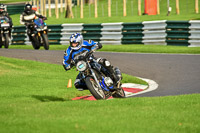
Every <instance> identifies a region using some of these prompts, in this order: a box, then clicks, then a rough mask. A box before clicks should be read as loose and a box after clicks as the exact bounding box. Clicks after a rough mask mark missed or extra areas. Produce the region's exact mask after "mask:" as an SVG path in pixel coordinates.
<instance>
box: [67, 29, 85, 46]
mask: <svg viewBox="0 0 200 133" xmlns="http://www.w3.org/2000/svg"><path fill="white" fill-rule="evenodd" d="M69 42H70V46H71V48H72V49H73V50H79V49H80V48H81V47H82V45H83V36H82V35H81V34H79V33H75V34H72V35H71V37H70V38H69ZM72 43H78V45H77V46H76V47H73V46H72Z"/></svg>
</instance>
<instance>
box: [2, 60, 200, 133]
mask: <svg viewBox="0 0 200 133" xmlns="http://www.w3.org/2000/svg"><path fill="white" fill-rule="evenodd" d="M76 74H77V72H75V70H71V71H68V72H65V71H64V69H63V68H62V66H61V65H55V64H47V63H40V62H36V61H26V60H19V59H12V58H6V57H0V103H1V104H0V129H1V133H13V132H15V133H36V132H37V133H61V132H70V133H77V132H83V133H86V132H87V133H88V132H92V133H93V132H94V133H95V132H96V133H97V132H98V133H102V132H106V133H111V132H118V133H125V132H130V133H134V132H135V133H146V132H148V133H155V132H160V133H166V132H176V133H188V132H192V133H198V132H199V131H200V125H199V123H200V119H199V108H200V103H199V99H200V95H199V94H191V95H181V96H167V97H140V98H139V97H137V98H136V97H135V98H126V99H113V100H100V101H82V100H79V101H72V100H71V98H73V97H76V96H81V95H86V94H88V92H84V91H83V92H79V91H76V90H75V88H74V87H72V88H67V80H68V79H69V78H72V79H74V78H75V75H76ZM124 79H129V81H128V82H131V81H133V79H132V78H130V77H129V76H127V77H126V76H125V77H124Z"/></svg>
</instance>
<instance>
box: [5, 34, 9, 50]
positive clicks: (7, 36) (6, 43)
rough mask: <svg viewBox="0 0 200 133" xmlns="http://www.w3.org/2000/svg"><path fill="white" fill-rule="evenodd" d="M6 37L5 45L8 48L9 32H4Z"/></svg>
mask: <svg viewBox="0 0 200 133" xmlns="http://www.w3.org/2000/svg"><path fill="white" fill-rule="evenodd" d="M4 38H5V41H4V47H5V48H8V47H9V35H8V34H4Z"/></svg>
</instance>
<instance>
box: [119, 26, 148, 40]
mask: <svg viewBox="0 0 200 133" xmlns="http://www.w3.org/2000/svg"><path fill="white" fill-rule="evenodd" d="M122 25H123V28H122V35H123V37H122V44H142V37H143V36H144V34H143V33H142V32H143V30H142V28H143V27H144V25H143V24H142V23H123V24H122Z"/></svg>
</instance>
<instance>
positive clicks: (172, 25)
mask: <svg viewBox="0 0 200 133" xmlns="http://www.w3.org/2000/svg"><path fill="white" fill-rule="evenodd" d="M166 23H167V27H166V33H167V37H166V42H167V45H176V46H177V45H180V46H188V45H190V44H189V36H190V35H191V34H190V33H189V30H190V29H189V26H191V24H190V23H189V21H167V22H166Z"/></svg>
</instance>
